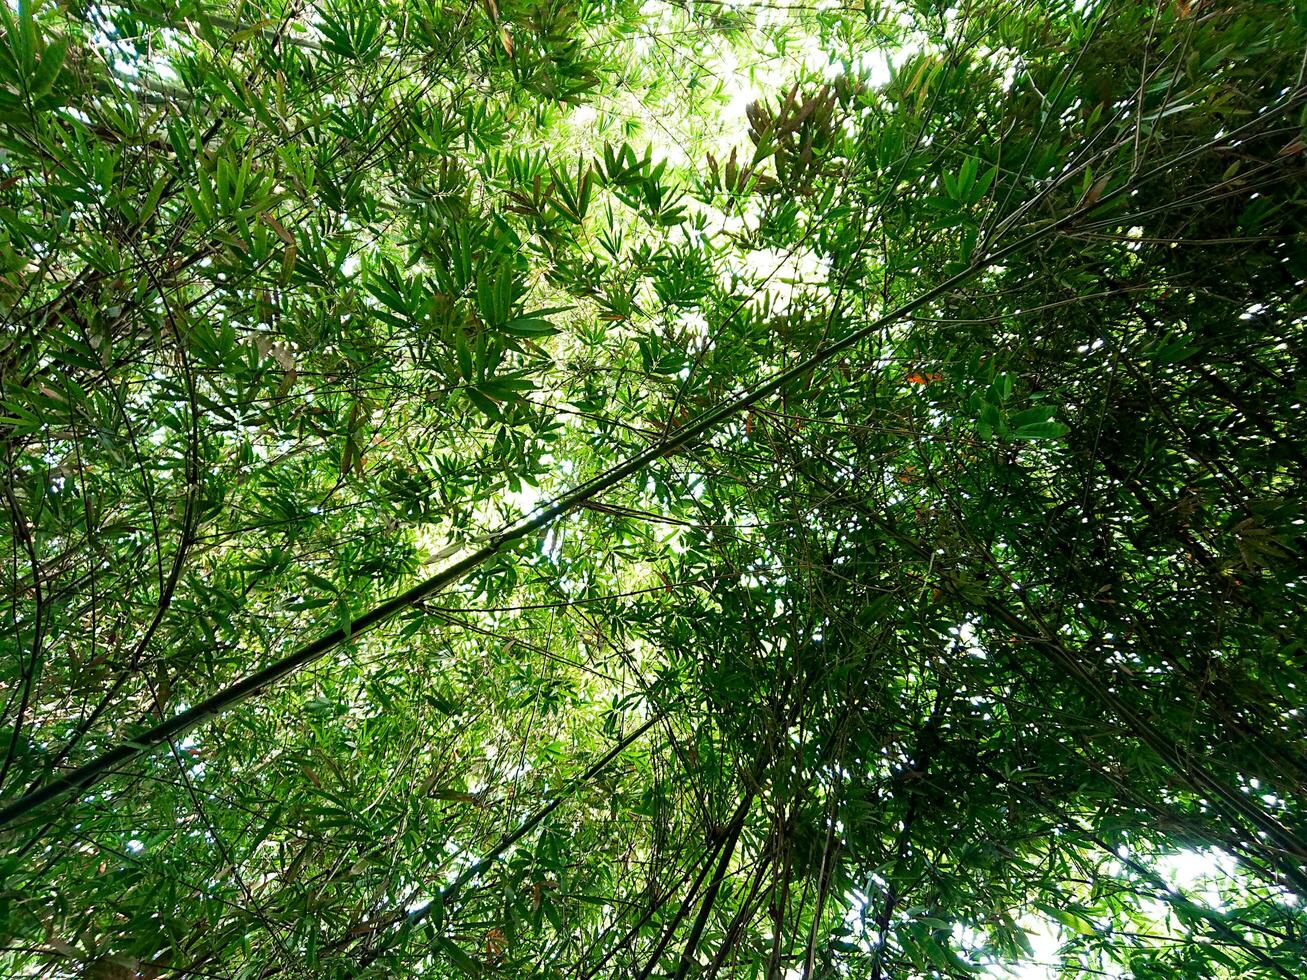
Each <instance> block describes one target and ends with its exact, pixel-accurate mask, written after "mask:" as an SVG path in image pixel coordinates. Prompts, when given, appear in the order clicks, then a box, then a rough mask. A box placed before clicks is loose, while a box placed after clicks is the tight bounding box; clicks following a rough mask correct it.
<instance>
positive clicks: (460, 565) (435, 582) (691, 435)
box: [0, 92, 1304, 827]
mask: <svg viewBox="0 0 1307 980" xmlns="http://www.w3.org/2000/svg"><path fill="white" fill-rule="evenodd" d="M1303 98H1304V93H1301V92H1295V93H1294V94H1292V95H1290V96H1289V97H1288V98H1286V99H1285V100H1283V101H1282V102H1280V103H1279V104H1278V105H1276V106H1274V107H1271V108H1269V109H1268V110H1267V111H1266V112H1264V113H1262V114H1261V115H1260V116H1258V117H1257V118H1256V119H1253V120H1251V121H1249V122H1248V123H1245V124H1244V125H1243V126H1240V127H1237V128H1235V129H1233V130H1231V131H1230V132H1228V133H1225V134H1224V135H1222V136H1221V137H1219V138H1218V139H1215V140H1211V141H1209V142H1206V143H1203V144H1201V145H1199V146H1196V147H1191V148H1190V149H1188V150H1185V151H1183V152H1181V153H1178V154H1176V156H1175V157H1173V158H1172V159H1171V160H1169V161H1166V162H1164V163H1161V164H1159V165H1158V166H1157V167H1155V168H1153V169H1152V170H1150V171H1148V172H1147V173H1145V174H1142V175H1138V176H1136V177H1135V178H1134V179H1133V180H1131V181H1128V182H1125V183H1123V184H1121V185H1120V186H1119V187H1117V188H1115V189H1113V190H1111V191H1108V192H1107V193H1105V194H1103V195H1102V196H1101V197H1099V198H1098V199H1097V200H1096V201H1092V202H1088V203H1082V204H1080V205H1077V206H1076V207H1074V208H1072V209H1071V210H1070V211H1068V212H1067V213H1065V214H1064V215H1062V216H1061V217H1059V218H1056V219H1054V220H1051V221H1049V222H1047V223H1046V224H1043V225H1041V226H1040V227H1038V228H1036V229H1035V230H1033V231H1031V232H1028V233H1027V234H1025V235H1023V236H1021V237H1020V238H1018V239H1016V240H1015V241H1013V242H1011V243H1010V244H1008V245H1006V246H1003V247H1002V248H998V249H996V250H994V251H993V252H990V253H989V254H988V255H986V256H984V257H981V258H977V259H975V260H974V261H973V262H972V264H971V265H970V266H968V267H967V268H965V269H963V270H961V271H959V272H957V273H955V274H954V275H952V276H950V277H948V278H947V279H945V280H944V281H943V282H941V283H939V284H938V285H936V286H934V287H933V288H931V289H929V290H927V291H926V292H924V293H921V294H920V295H918V296H917V297H916V298H915V299H912V300H909V301H908V302H906V303H904V304H902V305H900V306H899V307H897V308H896V309H894V310H892V311H890V312H888V313H885V314H883V315H882V316H879V317H877V318H876V319H874V320H872V321H871V322H869V323H867V324H865V325H864V326H862V327H860V328H858V329H856V330H854V331H852V332H851V333H849V334H848V335H847V336H845V337H844V338H842V339H841V340H837V341H835V342H834V343H831V344H829V345H827V346H825V347H822V348H820V349H819V350H817V351H816V352H815V353H813V354H810V355H809V356H807V357H805V358H803V359H801V360H800V361H799V362H798V363H796V364H794V365H793V366H792V367H789V368H787V369H785V370H783V371H780V372H777V373H776V374H774V375H772V377H771V378H770V379H769V380H767V381H765V382H763V383H762V384H760V385H758V386H756V387H754V388H752V389H750V390H748V391H746V392H744V393H742V394H740V395H737V396H736V397H734V398H732V399H730V400H728V401H726V402H724V403H722V404H721V405H718V406H717V407H716V408H714V409H710V410H709V411H707V412H704V413H703V414H701V415H699V416H698V417H696V418H694V419H692V420H690V421H689V422H687V423H686V424H685V425H684V426H682V427H681V428H679V429H676V430H672V431H669V432H668V434H667V435H666V436H665V437H664V438H663V439H662V440H661V441H659V442H657V443H655V444H653V445H651V446H650V447H648V448H647V449H644V450H642V451H641V452H638V453H636V454H634V455H633V456H631V457H629V458H628V459H627V460H626V461H624V462H622V463H619V464H618V465H617V466H614V467H613V468H611V469H609V470H607V471H606V472H604V473H602V474H600V475H599V476H597V477H595V478H593V479H591V480H589V481H587V482H585V483H583V484H581V485H580V486H578V487H576V488H574V489H573V490H571V491H569V492H568V493H565V494H563V495H562V496H560V497H558V498H556V499H554V500H553V501H551V502H550V503H548V504H546V505H545V506H543V507H541V508H539V509H538V510H536V511H535V512H534V513H532V514H530V515H528V516H527V517H525V518H523V519H522V520H521V521H518V522H517V523H515V524H512V525H510V526H509V527H507V528H506V529H505V530H503V531H501V532H500V533H499V534H496V535H493V536H491V537H490V538H489V539H488V540H487V541H486V542H485V543H484V544H482V545H481V546H480V547H478V548H477V549H475V550H474V551H471V552H469V553H468V554H467V555H465V556H464V557H463V558H461V559H459V560H458V561H456V562H454V563H453V564H452V565H449V566H448V567H446V568H444V569H442V570H441V571H439V572H437V573H436V574H434V575H432V576H431V577H429V578H427V579H424V580H423V581H421V582H418V583H417V584H416V585H414V586H412V587H411V588H409V589H407V590H405V591H404V592H401V593H399V594H398V595H395V596H392V597H391V598H390V599H388V600H386V601H385V602H382V603H380V604H379V605H377V606H374V607H373V608H372V609H370V610H368V611H367V612H365V613H363V614H362V615H361V616H359V617H358V618H357V619H356V620H354V621H353V622H351V623H350V624H349V625H348V626H347V627H337V628H336V629H334V630H331V631H330V632H328V633H325V634H323V635H322V636H319V637H318V638H317V639H316V640H313V641H311V642H309V643H307V644H305V645H304V646H302V647H300V648H299V649H297V650H295V651H294V652H292V653H290V654H288V655H287V656H285V657H283V658H282V659H280V660H277V661H275V662H273V663H271V664H268V665H267V666H266V667H264V668H262V669H261V670H258V671H255V672H254V673H252V674H247V675H246V676H244V677H242V678H240V679H239V680H237V681H235V682H234V683H232V684H230V685H228V686H227V687H225V688H223V689H222V690H221V691H218V692H217V693H216V694H213V695H211V696H210V697H208V698H205V699H204V700H203V701H201V702H199V703H198V704H196V705H193V706H192V707H190V708H188V709H187V710H185V711H182V712H179V713H178V714H176V715H174V716H173V717H171V718H169V719H168V720H167V721H164V722H162V723H160V724H158V725H156V726H154V727H153V728H151V729H149V730H147V731H145V732H142V733H141V734H140V735H138V736H137V737H135V738H133V739H127V740H125V741H123V742H120V743H119V744H118V745H116V746H114V747H113V748H111V749H109V750H108V751H106V752H104V753H102V754H101V755H99V756H97V757H96V758H94V759H92V760H91V761H89V762H87V763H85V764H83V765H81V766H79V767H77V768H76V769H73V770H72V771H70V772H67V773H64V774H63V775H60V776H56V777H55V778H53V779H51V780H50V781H49V782H47V783H45V784H44V785H42V786H39V787H37V788H35V789H32V790H30V791H29V792H28V793H26V794H25V795H23V796H22V797H20V798H18V799H16V800H14V801H13V802H12V803H9V804H8V805H6V806H5V807H4V808H3V809H0V827H5V826H8V825H9V824H12V823H13V822H14V821H16V820H19V819H21V818H22V817H24V816H26V815H27V814H29V813H31V812H32V811H34V810H36V809H37V808H38V807H41V806H44V805H45V804H47V803H50V802H52V801H53V800H56V799H59V798H61V797H63V796H66V795H68V794H70V793H74V792H77V791H82V790H85V789H87V788H89V787H90V786H92V785H94V784H95V783H97V782H99V781H100V780H101V779H103V778H104V777H105V776H107V775H109V774H110V773H112V772H113V771H114V770H116V769H118V768H119V767H121V766H123V765H125V764H127V763H129V762H131V761H132V760H134V759H136V758H138V757H139V756H142V755H145V754H147V753H150V752H153V751H155V750H157V749H159V748H161V747H163V746H165V745H167V744H168V743H169V742H170V741H171V740H172V739H174V738H176V737H178V736H180V735H182V734H184V733H185V732H187V731H189V730H190V729H192V728H194V727H195V726H196V725H198V724H200V723H201V722H203V721H206V720H207V719H209V718H212V717H215V716H217V715H219V714H221V713H222V712H224V711H227V710H229V709H230V708H232V707H234V706H236V705H238V704H240V703H242V702H244V701H246V700H247V699H249V698H251V697H253V696H255V695H256V694H259V693H260V692H262V691H264V690H265V689H267V688H268V687H270V686H272V685H273V684H275V683H276V682H277V681H279V680H281V679H283V678H285V677H288V676H290V675H291V674H294V673H296V672H297V671H299V670H300V669H301V668H303V667H306V666H308V665H309V664H312V663H314V662H316V661H318V660H320V659H321V658H322V657H324V656H325V655H326V654H327V653H329V652H330V651H332V650H334V649H335V648H336V647H338V646H341V645H342V644H344V643H346V642H348V641H350V640H353V639H355V638H357V637H360V636H362V635H364V634H365V633H367V632H369V631H370V630H372V629H373V628H375V627H377V626H380V625H381V624H383V623H385V622H387V621H389V620H391V619H393V618H394V617H395V616H397V615H398V614H399V613H401V612H403V611H404V610H406V609H409V608H411V607H412V606H414V605H415V604H417V603H419V602H421V601H422V600H423V599H426V598H428V597H430V596H432V595H434V594H435V593H437V592H440V591H441V590H442V589H444V588H446V587H447V586H449V585H452V584H453V583H455V582H458V581H460V580H461V579H462V578H463V577H464V576H466V575H467V574H468V573H470V572H472V571H473V570H475V569H476V568H478V567H480V566H481V565H484V564H485V563H486V562H487V561H489V560H490V559H491V558H493V557H495V556H496V555H498V554H500V553H501V552H503V551H504V550H505V549H506V548H507V547H508V546H509V545H512V544H515V543H516V542H518V541H521V540H523V539H524V538H526V537H528V536H530V535H531V534H533V533H535V532H537V531H540V530H543V529H544V528H546V527H548V526H550V525H551V524H553V523H554V522H555V521H557V520H558V519H559V518H560V517H563V516H565V515H567V514H569V513H571V512H573V511H575V510H576V509H578V508H579V507H581V506H582V505H584V504H585V503H586V502H587V501H589V500H591V499H593V498H594V497H597V496H599V495H600V494H602V493H604V492H606V491H608V490H610V489H612V488H613V487H615V486H617V485H618V484H620V483H622V482H623V481H624V480H626V479H627V478H628V477H630V476H632V475H634V474H636V473H638V472H640V471H641V470H643V469H644V468H645V467H646V466H648V465H649V464H650V463H652V462H653V461H654V460H655V459H658V458H659V457H661V456H665V455H668V454H670V453H673V452H676V451H677V450H679V449H682V448H684V447H686V446H688V445H690V444H691V443H693V442H694V441H696V440H697V439H698V438H699V437H700V436H703V435H705V434H706V433H708V432H710V431H711V430H713V429H715V428H716V427H717V426H719V425H720V424H721V423H723V422H726V421H728V420H730V419H731V418H733V417H735V416H737V415H739V414H740V413H741V412H743V411H745V410H746V409H748V408H750V407H751V406H753V405H755V404H757V403H758V402H760V401H762V400H763V399H765V398H768V397H770V396H771V395H774V394H776V393H777V392H779V391H780V390H781V389H782V388H784V387H785V386H786V385H788V384H790V383H791V382H793V381H797V380H799V379H800V378H802V377H803V376H804V375H806V374H807V373H808V372H810V371H812V370H813V369H815V368H817V367H820V366H821V365H823V364H825V363H827V362H828V361H830V360H832V359H833V358H835V357H836V356H838V355H839V354H842V353H843V352H844V351H846V350H848V349H850V348H851V347H854V346H855V345H857V344H858V343H860V342H862V341H864V340H868V339H870V338H871V337H873V336H875V335H876V334H877V333H879V332H880V331H881V330H882V329H884V328H885V327H886V326H887V325H889V324H892V323H895V322H897V321H899V320H902V319H903V318H904V317H907V316H909V315H910V314H912V313H913V312H915V311H916V310H918V309H920V308H922V307H923V306H926V305H928V304H930V303H932V302H933V301H935V300H936V299H939V298H940V297H941V296H944V295H946V294H948V293H949V292H951V291H953V290H955V289H957V288H958V287H959V286H961V285H963V284H964V283H966V282H968V281H970V280H971V279H973V278H975V277H976V276H977V275H979V274H980V273H981V272H983V271H985V270H986V269H988V268H990V267H992V266H995V265H998V264H1000V263H1001V262H1002V261H1003V260H1004V259H1005V258H1007V257H1008V256H1010V255H1014V254H1016V253H1018V252H1020V251H1021V250H1023V249H1026V248H1029V247H1030V246H1031V245H1034V244H1036V243H1037V242H1039V241H1041V240H1043V239H1045V238H1047V237H1049V236H1050V235H1052V234H1053V233H1055V232H1057V231H1059V230H1061V229H1063V228H1065V227H1067V226H1069V225H1072V224H1074V223H1075V222H1077V221H1079V220H1080V219H1081V218H1083V217H1084V216H1085V215H1086V214H1087V213H1088V212H1090V211H1092V210H1095V209H1097V208H1101V207H1102V206H1103V205H1105V204H1108V203H1110V202H1111V201H1114V200H1116V199H1117V198H1119V197H1122V196H1124V195H1126V194H1127V193H1129V192H1130V191H1131V190H1132V189H1134V188H1136V187H1138V186H1140V185H1142V184H1146V183H1147V182H1148V181H1150V180H1152V179H1155V178H1157V177H1159V176H1161V175H1163V174H1164V173H1166V172H1167V171H1169V170H1171V169H1172V168H1174V167H1176V166H1178V165H1180V164H1182V163H1184V162H1186V161H1188V160H1191V159H1194V158H1196V157H1199V156H1201V155H1203V154H1204V153H1207V152H1209V151H1210V150H1212V149H1213V148H1214V147H1216V146H1220V145H1224V144H1227V143H1230V142H1233V141H1237V140H1239V139H1241V138H1243V137H1244V136H1246V134H1247V133H1248V132H1250V131H1251V130H1254V129H1256V128H1257V127H1259V126H1261V125H1262V124H1264V123H1265V122H1266V121H1267V120H1268V119H1270V118H1274V117H1276V116H1279V115H1282V114H1283V113H1285V112H1286V111H1288V110H1289V109H1292V108H1294V107H1296V106H1297V105H1298V104H1299V103H1300V102H1301V101H1303Z"/></svg>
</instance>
